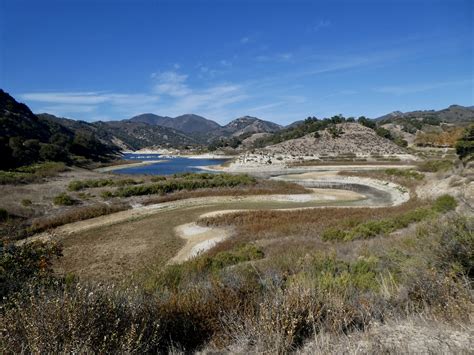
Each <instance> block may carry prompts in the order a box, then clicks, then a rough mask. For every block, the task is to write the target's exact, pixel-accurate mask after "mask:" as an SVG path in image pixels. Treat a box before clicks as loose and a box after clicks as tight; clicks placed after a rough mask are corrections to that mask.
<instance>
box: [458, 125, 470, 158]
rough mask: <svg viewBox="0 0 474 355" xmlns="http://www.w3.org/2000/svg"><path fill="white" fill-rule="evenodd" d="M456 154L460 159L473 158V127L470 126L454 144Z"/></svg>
mask: <svg viewBox="0 0 474 355" xmlns="http://www.w3.org/2000/svg"><path fill="white" fill-rule="evenodd" d="M456 153H457V155H459V158H460V159H465V158H467V159H470V158H472V157H473V156H474V125H471V126H470V127H469V128H468V129H467V130H466V133H465V134H464V136H463V137H462V138H461V139H460V140H458V142H457V143H456Z"/></svg>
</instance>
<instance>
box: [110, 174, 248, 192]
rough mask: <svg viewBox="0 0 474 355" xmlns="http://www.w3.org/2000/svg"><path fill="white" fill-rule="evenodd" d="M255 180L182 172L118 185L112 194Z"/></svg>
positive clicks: (241, 183) (232, 184) (238, 176)
mask: <svg viewBox="0 0 474 355" xmlns="http://www.w3.org/2000/svg"><path fill="white" fill-rule="evenodd" d="M256 182H257V180H256V179H255V178H253V177H250V176H249V175H243V174H242V175H231V174H210V173H201V174H196V173H184V174H175V175H174V176H173V177H172V178H169V179H166V180H162V181H158V182H156V183H154V184H146V185H138V186H127V187H120V188H119V189H117V191H116V192H115V193H114V196H119V197H130V196H141V195H153V194H161V195H163V194H168V193H172V192H175V191H180V190H197V189H204V188H216V187H237V186H248V185H254V184H256Z"/></svg>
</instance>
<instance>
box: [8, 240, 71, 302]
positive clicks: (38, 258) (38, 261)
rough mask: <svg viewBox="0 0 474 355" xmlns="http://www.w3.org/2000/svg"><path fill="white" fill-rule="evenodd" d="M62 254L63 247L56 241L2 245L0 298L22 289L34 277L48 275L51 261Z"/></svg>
mask: <svg viewBox="0 0 474 355" xmlns="http://www.w3.org/2000/svg"><path fill="white" fill-rule="evenodd" d="M61 255H62V251H61V247H60V246H59V245H58V244H54V243H45V242H40V241H37V242H32V243H25V244H23V245H22V246H16V245H14V244H8V245H2V246H0V299H1V298H3V297H6V296H7V295H8V294H10V293H12V292H16V291H18V290H20V289H21V288H23V287H24V285H25V284H26V283H27V282H28V281H31V280H32V279H33V278H38V277H45V276H48V275H49V274H50V273H51V262H52V261H53V259H54V258H57V257H59V256H61Z"/></svg>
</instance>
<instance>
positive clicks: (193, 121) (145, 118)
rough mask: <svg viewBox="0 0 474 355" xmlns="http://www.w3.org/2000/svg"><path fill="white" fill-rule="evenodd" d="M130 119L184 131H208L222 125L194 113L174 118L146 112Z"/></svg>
mask: <svg viewBox="0 0 474 355" xmlns="http://www.w3.org/2000/svg"><path fill="white" fill-rule="evenodd" d="M130 121H132V122H143V123H148V124H150V125H156V126H163V127H168V128H172V129H175V130H179V131H182V132H184V133H207V132H209V131H214V130H217V129H219V128H220V127H221V126H220V125H219V124H218V123H216V122H214V121H212V120H208V119H207V118H204V117H201V116H198V115H194V114H186V115H181V116H178V117H174V118H173V117H168V116H158V115H155V114H152V113H145V114H142V115H138V116H135V117H132V118H130Z"/></svg>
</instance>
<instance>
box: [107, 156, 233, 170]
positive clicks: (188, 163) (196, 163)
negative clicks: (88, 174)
mask: <svg viewBox="0 0 474 355" xmlns="http://www.w3.org/2000/svg"><path fill="white" fill-rule="evenodd" d="M123 158H124V159H125V160H138V161H146V160H165V161H164V162H162V163H156V164H150V165H143V166H135V167H130V168H124V169H120V170H115V171H114V172H115V173H119V174H148V175H171V174H177V173H187V172H204V171H203V170H202V169H199V167H201V166H207V165H219V164H222V163H224V162H225V161H227V159H189V158H181V157H180V158H168V157H163V156H162V155H160V154H125V155H124V157H123Z"/></svg>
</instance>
